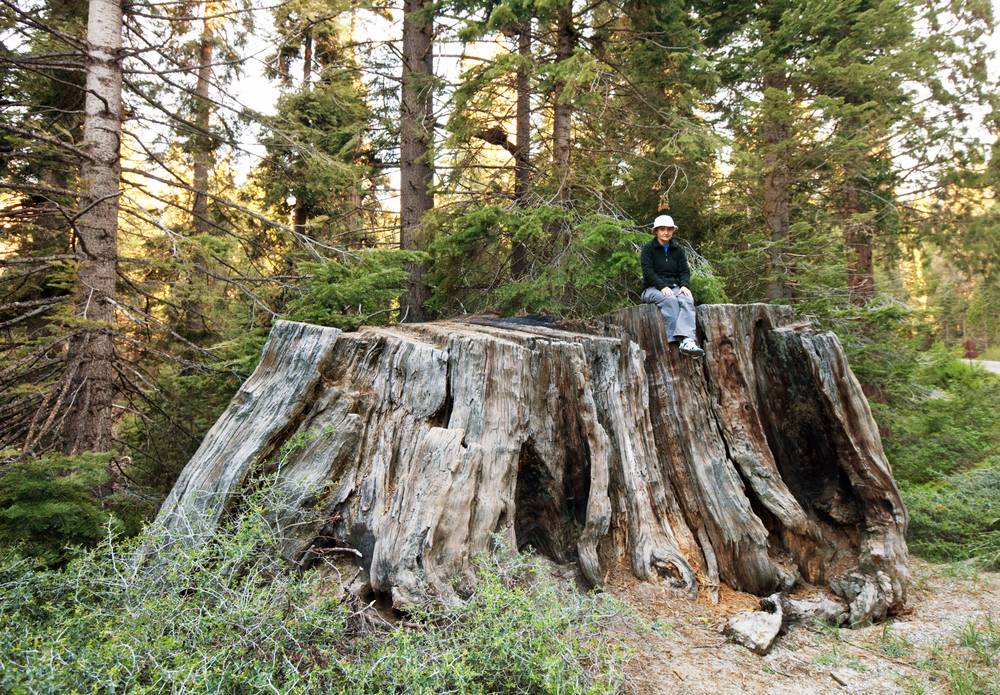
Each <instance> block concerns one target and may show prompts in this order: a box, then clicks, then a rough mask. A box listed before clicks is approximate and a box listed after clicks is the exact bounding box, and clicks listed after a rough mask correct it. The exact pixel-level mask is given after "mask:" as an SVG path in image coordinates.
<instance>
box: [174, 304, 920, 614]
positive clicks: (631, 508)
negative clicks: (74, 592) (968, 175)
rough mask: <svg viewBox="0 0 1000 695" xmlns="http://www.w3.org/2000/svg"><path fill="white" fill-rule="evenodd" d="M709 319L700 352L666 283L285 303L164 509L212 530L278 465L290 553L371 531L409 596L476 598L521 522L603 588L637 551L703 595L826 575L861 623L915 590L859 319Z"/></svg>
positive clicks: (369, 577)
mask: <svg viewBox="0 0 1000 695" xmlns="http://www.w3.org/2000/svg"><path fill="white" fill-rule="evenodd" d="M698 326H699V335H700V336H702V337H703V339H704V347H705V351H706V354H705V357H704V359H703V360H700V361H699V360H693V359H691V358H689V357H686V356H683V355H680V354H679V353H678V352H677V350H676V347H675V346H671V345H667V344H666V342H665V340H664V336H663V330H662V324H661V322H660V317H659V314H658V313H657V312H656V310H655V308H653V307H651V306H641V307H632V308H629V309H625V310H622V311H620V312H617V313H615V314H612V315H609V316H605V317H602V318H601V319H599V320H594V321H591V322H564V323H559V322H545V321H531V320H524V319H493V320H487V319H468V320H451V321H438V322H431V323H422V324H405V325H398V326H393V327H386V328H363V329H361V330H359V331H357V332H353V333H343V332H340V331H339V330H336V329H332V328H322V327H319V326H310V325H306V324H300V323H293V322H286V321H279V322H277V323H276V324H275V326H274V328H273V330H272V332H271V337H270V339H269V341H268V344H267V345H266V346H265V348H264V352H263V355H262V359H261V362H260V364H259V366H258V367H257V370H256V371H255V372H254V374H253V375H252V376H251V377H250V378H249V379H248V380H247V382H246V383H245V384H244V386H243V387H242V388H241V389H240V391H239V392H238V393H237V395H236V396H235V397H234V399H233V402H232V403H231V405H230V406H229V408H228V409H227V410H226V411H225V413H223V415H222V416H221V417H220V419H219V421H218V422H217V423H216V424H215V425H214V426H213V427H212V429H211V430H210V431H209V433H208V434H207V435H206V437H205V440H204V442H203V443H202V445H201V447H200V448H199V450H198V451H197V453H196V454H195V455H194V457H193V458H192V460H191V461H190V462H189V463H188V465H187V467H186V468H185V469H184V471H183V473H182V474H181V476H180V479H179V480H178V481H177V483H176V485H175V487H174V489H173V490H172V492H171V493H170V496H169V497H168V499H167V500H166V502H165V503H164V504H163V507H162V509H161V510H160V514H159V516H158V518H157V524H158V525H159V526H160V527H161V528H163V529H165V530H166V532H167V533H168V534H169V535H170V536H171V538H173V539H174V541H175V542H185V543H197V542H199V540H200V539H202V538H204V537H205V535H206V534H210V533H212V532H213V531H214V529H215V528H216V527H217V525H218V524H219V522H220V520H221V519H222V517H223V515H224V514H226V513H228V512H230V511H232V509H231V508H232V506H233V504H236V503H238V500H239V499H240V496H239V495H237V494H235V493H239V492H241V491H243V490H244V489H245V488H246V487H247V486H249V485H250V484H251V481H252V480H254V479H256V478H257V477H259V476H260V475H262V474H264V473H267V472H272V473H274V474H275V475H276V477H277V481H278V483H277V484H278V487H279V488H280V489H282V490H284V491H285V492H286V493H287V503H286V504H285V505H284V508H283V509H282V510H281V511H280V517H281V518H280V522H281V523H282V528H283V529H285V540H284V545H283V553H284V555H285V557H286V558H287V559H288V560H289V561H291V562H295V563H299V564H301V565H308V564H310V563H311V562H314V561H315V560H316V559H317V558H319V557H322V556H323V555H324V552H325V550H326V549H331V548H335V549H336V550H337V551H338V552H342V551H345V549H347V550H348V551H350V552H343V554H344V556H345V557H348V558H350V559H351V561H356V562H357V564H358V565H359V567H360V570H361V575H362V577H363V580H362V581H361V582H360V585H361V586H362V587H363V588H364V590H365V591H367V592H368V593H369V594H370V595H374V596H376V597H378V596H382V597H385V598H387V599H389V600H391V602H392V605H393V606H395V607H396V608H401V609H405V608H407V607H408V606H412V605H414V604H418V603H420V602H422V601H425V600H428V599H431V598H433V599H437V600H443V601H455V600H459V599H460V597H461V596H462V595H463V594H466V593H467V592H469V591H471V590H472V588H473V586H474V582H475V576H474V562H475V559H476V558H477V556H479V555H480V554H481V553H487V552H490V551H491V549H492V548H493V544H494V543H497V542H500V543H504V544H506V545H508V546H510V547H514V548H519V549H523V548H526V547H531V548H533V549H534V550H535V551H536V552H538V553H541V554H544V555H546V556H548V557H549V558H551V559H552V560H554V561H556V562H559V563H569V562H574V563H576V565H577V567H578V568H579V572H580V574H581V576H582V578H583V579H585V580H586V582H587V583H588V584H590V585H591V586H594V587H599V586H600V585H601V584H602V581H603V578H604V577H605V576H606V573H607V572H608V571H610V570H611V569H612V568H614V567H615V566H616V565H617V564H619V563H624V564H626V565H627V567H628V568H629V569H630V570H631V572H632V573H633V574H634V575H635V576H636V577H639V578H641V579H646V580H650V581H661V582H665V583H667V584H668V585H669V586H670V587H672V588H673V589H675V590H676V591H677V592H679V593H682V594H686V595H688V596H694V595H696V594H697V592H698V591H699V590H701V591H707V592H708V593H709V594H715V593H716V592H717V591H718V587H719V583H720V582H725V583H726V584H728V585H730V586H731V587H733V588H734V589H737V590H741V591H747V592H752V593H755V594H758V595H761V596H766V595H768V594H771V593H773V592H775V591H781V590H785V589H789V588H791V587H792V586H793V585H795V584H796V583H799V582H807V583H810V584H813V585H817V586H821V587H826V588H828V589H830V590H832V591H833V592H834V593H835V594H837V595H838V596H840V597H842V598H843V599H844V600H845V601H846V602H847V604H848V605H849V610H850V620H851V621H852V622H859V621H864V620H872V619H879V618H881V617H884V616H885V615H887V614H889V613H892V612H894V611H896V610H898V609H900V608H901V607H902V605H903V603H904V601H905V595H906V580H907V551H906V545H905V542H904V533H905V529H906V523H907V516H906V510H905V508H904V506H903V503H902V501H901V499H900V496H899V492H898V490H897V488H896V486H895V483H894V481H893V478H892V474H891V471H890V469H889V465H888V463H887V461H886V459H885V455H884V453H883V450H882V445H881V442H880V439H879V435H878V430H877V428H876V426H875V423H874V421H873V420H872V417H871V412H870V410H869V408H868V404H867V401H866V400H865V397H864V395H863V394H862V392H861V388H860V386H859V384H858V382H857V380H856V379H855V377H854V375H853V374H852V373H851V371H850V369H849V367H848V366H847V363H846V359H845V357H844V353H843V350H842V348H841V346H840V343H839V342H838V340H837V338H836V337H835V336H834V335H833V334H831V333H825V332H817V331H815V330H813V329H812V328H811V327H810V326H809V325H808V324H806V323H801V322H797V321H796V319H795V317H794V316H793V314H792V312H791V310H789V309H787V308H784V307H778V306H769V305H762V304H754V305H711V306H703V307H699V309H698ZM289 442H292V443H294V446H289ZM283 446H284V447H285V448H286V454H285V456H283V457H282V462H281V465H280V467H279V466H277V464H276V463H275V461H276V460H277V457H276V453H277V452H278V451H279V449H281V447H283ZM275 468H277V470H276V471H275V470H274V469H275ZM234 500H237V502H234Z"/></svg>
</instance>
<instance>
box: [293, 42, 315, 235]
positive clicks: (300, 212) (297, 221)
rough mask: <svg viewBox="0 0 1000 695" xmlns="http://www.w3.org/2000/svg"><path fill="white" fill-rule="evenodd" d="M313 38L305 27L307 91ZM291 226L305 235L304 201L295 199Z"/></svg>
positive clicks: (304, 56) (303, 75)
mask: <svg viewBox="0 0 1000 695" xmlns="http://www.w3.org/2000/svg"><path fill="white" fill-rule="evenodd" d="M312 63H313V38H312V28H309V29H306V30H305V32H304V33H303V37H302V89H303V90H306V91H308V90H309V89H310V88H311V85H312ZM293 214H294V220H293V222H292V228H293V229H295V233H296V234H299V235H305V233H306V225H307V224H308V223H309V210H308V209H307V208H306V204H305V202H304V201H301V200H299V201H296V203H295V212H294V213H293Z"/></svg>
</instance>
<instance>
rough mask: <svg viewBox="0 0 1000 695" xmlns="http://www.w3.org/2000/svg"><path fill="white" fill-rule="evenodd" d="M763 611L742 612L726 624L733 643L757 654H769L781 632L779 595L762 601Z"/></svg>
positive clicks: (726, 631) (728, 635) (727, 634)
mask: <svg viewBox="0 0 1000 695" xmlns="http://www.w3.org/2000/svg"><path fill="white" fill-rule="evenodd" d="M761 608H763V609H764V610H761V611H740V612H739V613H737V614H735V615H734V616H732V617H731V618H730V619H729V621H728V622H727V623H726V628H725V633H726V636H727V637H729V639H731V640H732V641H733V642H736V643H737V644H742V645H743V646H744V647H746V648H747V649H749V650H750V651H752V652H754V653H755V654H767V652H768V650H769V649H770V648H771V645H772V644H774V640H775V638H777V636H778V632H779V631H780V630H781V621H782V610H781V597H780V595H778V594H775V595H773V596H770V597H768V598H766V599H763V600H762V601H761Z"/></svg>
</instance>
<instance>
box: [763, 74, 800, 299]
mask: <svg viewBox="0 0 1000 695" xmlns="http://www.w3.org/2000/svg"><path fill="white" fill-rule="evenodd" d="M763 88H764V98H763V102H762V105H761V109H762V111H763V114H764V116H763V117H764V119H765V122H764V123H763V126H762V129H763V133H762V146H763V150H764V221H765V223H766V224H767V228H768V232H769V234H770V240H771V244H770V250H769V252H768V255H769V256H770V266H771V267H770V268H769V269H768V270H769V280H768V287H767V296H768V298H770V299H784V298H787V297H788V296H789V291H788V286H787V285H786V284H785V283H784V282H783V280H782V277H784V275H785V272H786V268H785V260H784V254H783V251H784V247H785V244H786V243H787V241H788V228H789V222H790V210H791V196H792V193H791V181H792V177H791V171H790V168H789V162H788V148H789V142H788V139H789V137H790V136H791V124H790V123H789V122H788V116H789V114H788V112H787V100H788V95H787V90H788V85H787V79H786V77H785V74H784V72H782V71H777V70H772V71H769V72H767V73H765V74H764V80H763Z"/></svg>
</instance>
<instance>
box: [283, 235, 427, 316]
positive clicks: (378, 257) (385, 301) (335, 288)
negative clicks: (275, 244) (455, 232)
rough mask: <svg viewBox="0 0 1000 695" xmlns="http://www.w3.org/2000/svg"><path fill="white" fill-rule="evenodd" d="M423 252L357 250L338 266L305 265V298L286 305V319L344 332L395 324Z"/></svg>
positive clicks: (333, 263) (330, 262)
mask: <svg viewBox="0 0 1000 695" xmlns="http://www.w3.org/2000/svg"><path fill="white" fill-rule="evenodd" d="M425 258H426V255H425V254H423V253H418V252H415V251H398V250H370V251H359V252H357V254H356V255H353V256H352V257H349V258H346V259H344V260H338V261H333V260H331V261H326V262H324V263H303V264H302V269H303V271H304V272H306V273H307V274H308V278H307V279H306V281H305V287H304V290H303V292H302V294H301V296H299V297H296V298H295V299H293V300H292V301H291V302H289V304H288V314H287V316H288V318H290V319H292V320H294V321H307V322H309V323H317V324H319V325H321V326H335V327H336V328H342V329H344V330H351V329H354V328H357V327H358V326H360V325H362V324H385V323H389V322H390V321H393V320H395V319H396V316H395V314H394V313H392V309H393V308H394V306H395V305H396V301H397V300H398V298H399V295H400V294H402V292H403V286H404V284H405V282H406V279H407V278H408V277H409V270H408V265H409V264H412V263H417V262H420V261H422V260H423V259H425Z"/></svg>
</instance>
